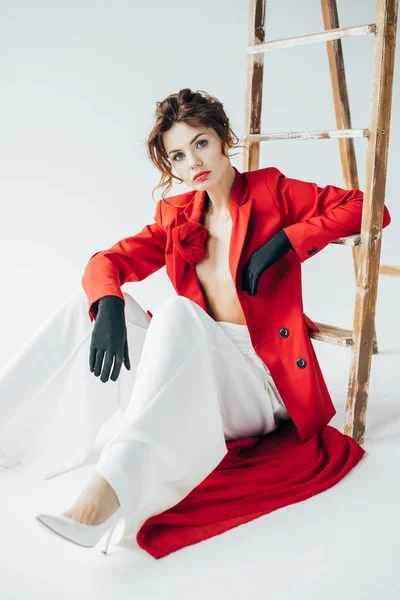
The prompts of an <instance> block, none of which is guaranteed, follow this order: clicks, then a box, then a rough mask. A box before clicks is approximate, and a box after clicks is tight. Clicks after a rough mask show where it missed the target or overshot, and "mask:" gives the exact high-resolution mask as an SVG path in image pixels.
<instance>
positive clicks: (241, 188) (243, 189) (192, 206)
mask: <svg viewBox="0 0 400 600" xmlns="http://www.w3.org/2000/svg"><path fill="white" fill-rule="evenodd" d="M233 168H234V170H235V180H234V182H233V187H232V194H231V200H230V205H229V210H230V212H231V206H234V207H237V206H241V205H242V204H244V203H245V202H246V201H247V198H248V187H247V179H246V177H245V176H244V175H242V173H240V171H238V170H237V169H236V167H233ZM205 197H206V191H205V190H198V191H196V192H195V193H194V194H193V197H192V199H191V201H190V202H189V204H188V205H187V206H186V208H184V209H183V214H184V216H185V218H186V219H187V220H188V221H195V222H199V221H200V219H201V215H202V213H203V208H204V201H205Z"/></svg>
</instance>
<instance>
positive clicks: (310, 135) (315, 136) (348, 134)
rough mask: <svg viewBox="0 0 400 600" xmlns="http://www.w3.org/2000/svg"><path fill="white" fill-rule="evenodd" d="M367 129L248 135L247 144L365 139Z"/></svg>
mask: <svg viewBox="0 0 400 600" xmlns="http://www.w3.org/2000/svg"><path fill="white" fill-rule="evenodd" d="M368 135H369V129H328V130H321V131H292V132H282V133H248V134H246V135H245V136H244V140H245V141H249V142H273V141H275V140H327V139H338V138H367V137H368Z"/></svg>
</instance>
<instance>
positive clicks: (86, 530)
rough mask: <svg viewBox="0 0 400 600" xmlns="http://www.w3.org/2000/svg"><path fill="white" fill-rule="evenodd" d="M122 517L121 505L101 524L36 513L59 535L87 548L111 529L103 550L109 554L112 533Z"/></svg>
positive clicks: (37, 517) (39, 518) (40, 519)
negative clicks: (90, 523) (89, 523)
mask: <svg viewBox="0 0 400 600" xmlns="http://www.w3.org/2000/svg"><path fill="white" fill-rule="evenodd" d="M122 517H123V507H122V506H119V507H118V508H117V510H116V511H115V512H114V513H113V514H112V515H110V516H109V517H108V519H106V520H105V521H103V523H100V524H99V525H85V524H84V523H79V521H74V519H71V518H70V517H66V516H64V515H50V514H41V515H36V519H38V520H39V521H40V522H41V523H43V524H44V525H46V527H48V528H49V529H51V530H52V531H54V532H55V533H57V534H58V535H60V536H62V537H63V538H66V539H67V540H70V541H71V542H74V543H75V544H79V546H85V547H86V548H92V547H93V546H95V545H96V544H97V543H98V542H99V540H100V539H101V538H102V536H103V535H104V534H105V533H106V531H108V529H111V530H110V533H109V535H108V537H107V541H106V543H105V546H104V548H103V550H102V552H103V553H104V554H107V549H108V546H109V543H110V540H111V537H112V534H113V533H114V531H115V528H116V526H117V525H118V523H119V521H120V519H121V518H122Z"/></svg>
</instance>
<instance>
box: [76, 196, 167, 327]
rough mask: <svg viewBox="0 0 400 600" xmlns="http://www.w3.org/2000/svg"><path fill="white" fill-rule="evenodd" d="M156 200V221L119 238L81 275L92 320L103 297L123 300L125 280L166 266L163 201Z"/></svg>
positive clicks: (142, 277) (100, 253)
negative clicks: (137, 231)
mask: <svg viewBox="0 0 400 600" xmlns="http://www.w3.org/2000/svg"><path fill="white" fill-rule="evenodd" d="M162 202H163V200H159V202H158V203H157V208H156V213H155V215H154V223H151V224H150V225H145V227H143V229H142V230H141V231H139V233H137V234H136V235H133V236H131V237H127V238H124V239H123V240H120V241H119V242H117V243H116V244H114V245H113V246H111V248H109V249H108V250H101V251H100V252H96V253H95V254H93V256H91V258H90V259H89V262H88V263H87V265H86V268H85V272H84V274H83V277H82V286H83V289H84V290H85V293H86V296H87V298H88V301H89V307H88V310H89V317H90V321H91V322H93V321H94V320H95V318H96V315H97V305H95V306H93V304H94V303H95V302H97V300H99V298H102V297H103V296H118V297H119V298H121V299H122V300H123V301H124V306H125V299H124V295H123V293H122V291H121V286H122V285H123V284H124V283H125V282H130V281H142V279H145V278H146V277H148V276H149V275H151V274H152V273H154V272H155V271H157V270H158V269H161V267H163V266H164V265H165V246H166V237H167V236H166V234H165V232H164V230H163V227H162V216H161V203H162Z"/></svg>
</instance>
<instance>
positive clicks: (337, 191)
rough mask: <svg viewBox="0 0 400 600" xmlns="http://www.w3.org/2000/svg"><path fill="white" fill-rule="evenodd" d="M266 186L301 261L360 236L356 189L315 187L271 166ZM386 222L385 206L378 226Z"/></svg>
mask: <svg viewBox="0 0 400 600" xmlns="http://www.w3.org/2000/svg"><path fill="white" fill-rule="evenodd" d="M267 184H268V187H269V189H270V192H271V194H272V196H273V197H274V198H275V201H276V202H277V204H278V206H279V209H280V211H281V212H282V213H283V214H284V216H285V219H286V222H287V223H288V226H287V227H284V228H283V230H284V231H285V233H286V235H287V236H288V238H289V241H290V243H291V244H292V246H293V249H294V251H295V253H296V254H297V256H298V257H299V259H300V261H301V262H304V261H305V260H307V259H308V258H310V257H311V256H314V255H315V254H316V253H317V252H319V251H320V250H322V249H323V248H325V246H327V245H328V244H329V243H330V242H332V241H333V240H335V239H337V238H339V237H343V236H347V235H353V234H356V233H360V231H361V220H362V203H363V198H364V194H363V192H361V191H360V190H358V189H352V190H345V189H341V188H338V187H335V186H334V185H326V186H325V187H319V186H318V185H317V184H316V183H312V182H307V181H300V180H298V179H290V178H289V177H285V175H283V174H282V173H281V172H280V171H279V169H276V168H275V167H270V168H269V169H267ZM390 221H391V217H390V213H389V211H388V209H387V208H386V206H385V207H384V212H383V224H382V226H383V227H387V226H388V225H389V223H390Z"/></svg>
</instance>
